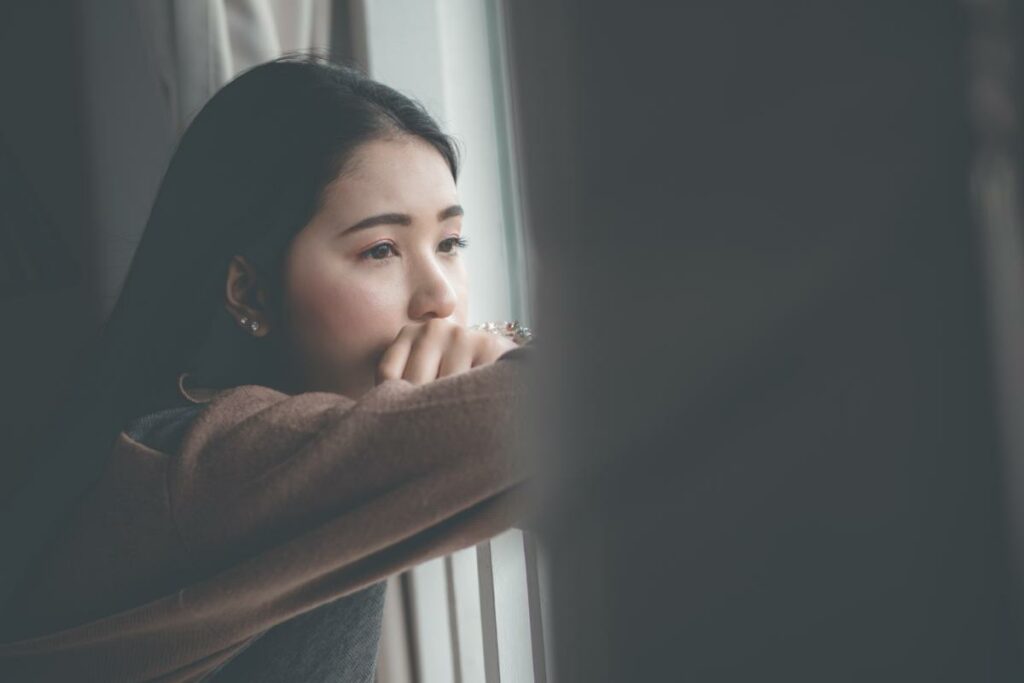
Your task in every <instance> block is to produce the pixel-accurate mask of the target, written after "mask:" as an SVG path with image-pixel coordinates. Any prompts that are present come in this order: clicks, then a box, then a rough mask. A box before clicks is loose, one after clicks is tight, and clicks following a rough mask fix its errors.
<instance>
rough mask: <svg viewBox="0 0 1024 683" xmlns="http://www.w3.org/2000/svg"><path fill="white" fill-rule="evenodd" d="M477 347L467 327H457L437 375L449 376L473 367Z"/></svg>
mask: <svg viewBox="0 0 1024 683" xmlns="http://www.w3.org/2000/svg"><path fill="white" fill-rule="evenodd" d="M474 355H475V348H474V346H473V337H472V335H471V333H470V331H469V330H468V329H466V328H465V327H458V328H456V329H455V330H454V331H453V332H452V335H451V339H450V342H449V345H448V349H447V352H446V353H445V354H444V356H443V357H442V358H441V365H440V367H438V370H437V377H438V379H440V378H441V377H449V376H451V375H457V374H459V373H461V372H465V371H466V370H469V369H470V368H471V367H473V359H474Z"/></svg>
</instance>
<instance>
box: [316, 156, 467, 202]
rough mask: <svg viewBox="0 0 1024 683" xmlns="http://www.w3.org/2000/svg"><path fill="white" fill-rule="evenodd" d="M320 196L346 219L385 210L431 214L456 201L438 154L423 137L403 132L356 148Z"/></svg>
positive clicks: (446, 169) (454, 190)
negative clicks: (406, 134)
mask: <svg viewBox="0 0 1024 683" xmlns="http://www.w3.org/2000/svg"><path fill="white" fill-rule="evenodd" d="M324 199H325V202H324V208H325V209H327V210H329V211H331V212H332V213H334V214H336V215H344V216H349V217H353V216H356V214H364V213H372V212H384V211H401V212H403V213H410V214H417V213H423V214H425V215H433V214H436V213H437V211H438V210H439V209H441V208H444V207H446V206H449V205H451V204H457V203H458V193H457V190H456V187H455V180H454V179H453V178H452V173H451V169H450V168H449V167H448V163H447V162H446V161H445V159H444V157H443V156H441V153H440V152H438V151H437V150H436V149H435V148H434V147H433V146H432V145H431V144H430V143H428V142H426V141H425V140H421V139H419V138H415V137H410V136H402V137H399V138H387V139H379V140H371V141H369V142H366V143H363V144H362V145H360V146H359V147H357V148H356V150H354V152H353V156H352V158H351V160H350V163H349V164H347V165H346V167H345V169H344V171H343V172H342V174H341V175H340V176H339V177H338V178H336V179H335V180H334V181H333V182H332V183H331V184H330V185H328V186H327V188H326V189H325V198H324Z"/></svg>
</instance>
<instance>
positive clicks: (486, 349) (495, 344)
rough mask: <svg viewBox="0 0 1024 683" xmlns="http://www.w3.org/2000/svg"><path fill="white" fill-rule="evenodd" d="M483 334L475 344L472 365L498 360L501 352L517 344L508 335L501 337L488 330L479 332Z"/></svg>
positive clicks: (486, 363) (487, 363)
mask: <svg viewBox="0 0 1024 683" xmlns="http://www.w3.org/2000/svg"><path fill="white" fill-rule="evenodd" d="M479 334H481V335H483V336H482V337H481V338H480V340H479V343H477V344H476V345H475V349H474V355H473V367H477V366H480V365H489V364H490V363H493V362H494V361H496V360H498V358H500V357H501V355H502V354H503V353H505V352H506V351H508V350H509V349H514V348H515V347H516V346H518V344H516V343H515V342H514V341H512V340H511V339H509V338H508V337H501V336H498V335H495V334H491V333H490V332H480V333H479Z"/></svg>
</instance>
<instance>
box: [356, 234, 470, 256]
mask: <svg viewBox="0 0 1024 683" xmlns="http://www.w3.org/2000/svg"><path fill="white" fill-rule="evenodd" d="M445 242H451V243H452V246H453V251H449V252H446V253H448V254H455V253H456V252H455V251H454V249H455V248H458V249H465V248H466V247H468V246H469V241H468V240H466V238H465V237H449V238H448V239H446V240H443V241H442V242H441V244H444V243H445ZM381 247H390V248H391V251H394V250H395V245H394V244H392V243H391V242H381V243H380V244H375V245H373V246H372V247H370V248H369V249H367V250H366V251H364V252H363V253H361V254H360V255H359V258H360V259H361V260H363V261H387V260H388V259H387V258H373V256H372V254H373V253H374V252H375V251H376V250H377V249H380V248H381ZM388 258H391V257H388Z"/></svg>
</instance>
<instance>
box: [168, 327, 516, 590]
mask: <svg viewBox="0 0 1024 683" xmlns="http://www.w3.org/2000/svg"><path fill="white" fill-rule="evenodd" d="M532 352H533V349H532V348H531V347H529V346H525V347H518V348H515V349H512V350H511V351H509V352H507V353H506V354H504V355H503V356H502V357H501V358H500V359H499V360H498V361H496V362H494V363H491V364H489V365H485V366H481V367H477V368H473V369H471V370H469V371H467V372H464V373H461V374H459V375H454V376H450V377H444V378H442V379H439V380H436V381H434V382H430V383H427V384H424V385H421V386H414V385H412V384H410V383H409V382H407V381H405V380H398V379H390V380H386V381H385V382H383V383H381V384H379V385H378V386H377V387H375V388H374V389H372V390H371V391H369V392H368V393H366V394H364V395H363V396H362V397H361V398H360V399H359V400H353V399H351V398H348V397H345V396H342V395H340V394H335V393H328V392H313V393H305V394H299V395H296V396H289V395H287V394H283V393H280V392H277V391H275V390H272V389H268V388H266V387H259V386H243V387H238V388H235V389H233V390H230V391H228V392H225V394H223V395H221V396H218V397H217V398H216V399H215V400H214V401H212V402H211V404H210V405H209V406H208V407H207V408H206V410H204V412H203V414H202V415H201V416H200V417H199V418H198V419H197V422H196V424H195V426H194V427H193V428H192V429H191V430H190V431H189V433H188V434H187V435H186V438H185V441H184V442H183V444H182V449H181V453H180V456H179V457H178V458H177V459H176V460H175V461H174V462H173V464H172V470H171V472H170V473H169V493H170V503H171V508H172V514H173V516H174V518H175V521H176V523H177V526H178V528H179V530H180V533H181V537H182V539H183V541H184V543H185V546H186V548H187V549H188V551H189V553H190V555H191V559H192V562H193V564H194V566H195V568H196V569H197V571H199V573H201V574H204V575H206V574H208V572H211V571H216V570H219V569H223V568H226V567H229V566H231V565H234V564H236V563H238V562H240V561H242V560H244V559H246V558H250V557H253V556H255V555H258V554H260V553H263V552H268V551H271V550H272V549H278V550H280V549H282V548H283V546H285V545H288V546H289V547H290V550H289V552H291V553H292V555H294V556H295V558H296V561H300V559H299V558H303V559H302V560H301V561H303V562H309V561H310V559H309V558H319V559H320V560H322V561H323V562H325V564H324V566H323V567H321V568H320V570H319V571H323V572H326V573H331V572H337V571H339V570H340V569H342V568H344V567H352V566H354V565H357V564H359V565H360V567H361V569H360V572H361V573H363V574H365V573H366V572H367V571H369V572H370V574H374V564H375V563H376V565H377V570H378V571H377V574H376V576H378V577H383V576H386V575H387V574H388V573H392V572H394V571H399V570H401V569H404V568H405V567H406V566H411V565H412V564H416V563H418V562H420V561H423V560H425V559H428V558H429V557H433V556H437V555H441V554H444V553H447V552H451V551H453V550H455V549H456V547H453V546H457V547H467V546H469V545H472V544H474V543H477V542H479V541H481V540H483V539H484V538H487V537H488V536H490V535H493V534H495V533H498V532H500V531H502V530H503V529H505V528H508V527H509V526H511V525H512V524H513V523H514V522H515V521H516V514H517V512H516V510H517V505H518V504H513V503H512V500H513V499H514V498H515V495H514V491H513V490H514V489H517V488H518V487H519V485H520V484H521V483H522V482H524V480H526V479H527V478H528V473H527V463H526V460H525V459H524V458H521V457H519V454H517V452H516V449H515V440H516V437H517V434H518V433H519V430H520V428H521V427H520V426H519V425H518V424H517V423H518V421H519V418H520V416H521V415H520V412H519V407H520V404H521V401H522V399H523V398H524V394H525V390H526V373H525V370H526V368H525V367H523V363H524V362H525V360H524V359H526V358H528V357H529V356H530V355H531V353H532ZM496 510H500V513H498V512H496ZM475 517H478V518H479V519H474V518H475ZM459 528H463V529H464V531H459V530H458V529H459ZM453 534H454V535H453ZM460 534H461V535H460ZM323 544H329V545H330V547H322V546H323ZM400 546H401V547H402V548H405V550H402V549H400V548H399V547H400ZM374 558H377V559H374ZM396 562H398V563H399V564H401V565H403V566H397V565H396V564H395V563H396ZM368 564H369V566H367V565H368ZM314 571H316V570H314ZM364 578H366V577H365V576H364Z"/></svg>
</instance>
